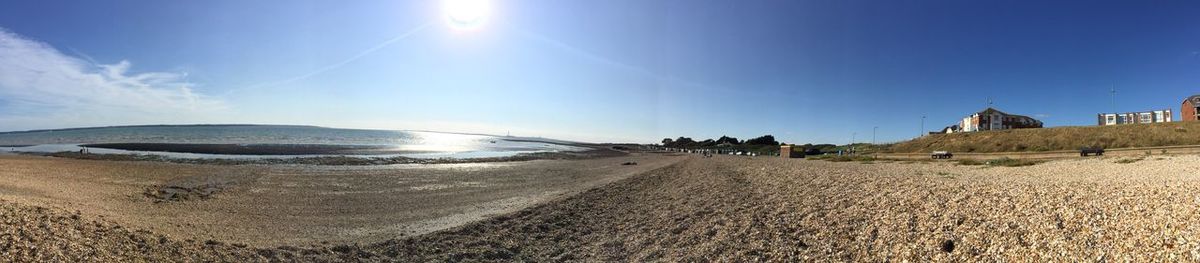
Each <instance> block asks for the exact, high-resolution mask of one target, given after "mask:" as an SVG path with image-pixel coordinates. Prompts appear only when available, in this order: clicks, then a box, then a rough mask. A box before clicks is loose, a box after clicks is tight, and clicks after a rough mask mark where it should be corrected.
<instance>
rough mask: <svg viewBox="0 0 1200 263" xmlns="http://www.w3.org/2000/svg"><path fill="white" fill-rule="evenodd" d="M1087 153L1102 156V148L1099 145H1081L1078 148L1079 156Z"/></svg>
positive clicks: (1084, 155)
mask: <svg viewBox="0 0 1200 263" xmlns="http://www.w3.org/2000/svg"><path fill="white" fill-rule="evenodd" d="M1088 155H1096V156H1104V148H1100V147H1083V148H1080V149H1079V156H1080V157H1086V156H1088Z"/></svg>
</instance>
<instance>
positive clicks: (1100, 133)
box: [885, 122, 1200, 153]
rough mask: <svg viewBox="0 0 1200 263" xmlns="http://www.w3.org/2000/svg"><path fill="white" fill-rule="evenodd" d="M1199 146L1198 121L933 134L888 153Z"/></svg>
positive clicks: (1199, 129)
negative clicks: (1086, 147)
mask: <svg viewBox="0 0 1200 263" xmlns="http://www.w3.org/2000/svg"><path fill="white" fill-rule="evenodd" d="M1174 145H1200V122H1171V123H1154V124H1126V125H1117V126H1079V127H1055V128H1042V129H1017V130H1003V131H983V132H971V133H954V134H934V135H928V136H924V137H921V138H917V139H913V140H909V141H904V142H899V143H896V144H894V145H891V147H888V148H887V150H885V151H888V152H896V153H915V152H931V151H952V152H979V153H986V152H1039V151H1057V150H1078V149H1079V148H1080V147H1085V146H1099V147H1104V148H1128V147H1158V146H1174Z"/></svg>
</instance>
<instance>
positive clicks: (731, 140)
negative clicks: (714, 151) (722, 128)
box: [717, 135, 738, 144]
mask: <svg viewBox="0 0 1200 263" xmlns="http://www.w3.org/2000/svg"><path fill="white" fill-rule="evenodd" d="M722 143H728V144H738V139H737V138H734V137H729V136H724V135H722V136H721V138H719V139H717V144H722Z"/></svg>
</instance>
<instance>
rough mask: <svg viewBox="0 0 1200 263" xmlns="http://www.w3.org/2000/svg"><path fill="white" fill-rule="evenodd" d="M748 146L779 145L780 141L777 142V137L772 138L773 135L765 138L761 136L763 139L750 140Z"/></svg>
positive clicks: (747, 142) (747, 141)
mask: <svg viewBox="0 0 1200 263" xmlns="http://www.w3.org/2000/svg"><path fill="white" fill-rule="evenodd" d="M746 144H750V145H779V142H778V141H775V136H771V135H769V134H768V135H763V136H761V137H758V138H754V139H749V140H746Z"/></svg>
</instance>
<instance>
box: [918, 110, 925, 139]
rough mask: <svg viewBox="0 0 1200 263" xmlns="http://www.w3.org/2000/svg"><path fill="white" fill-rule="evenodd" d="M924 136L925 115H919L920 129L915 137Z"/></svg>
mask: <svg viewBox="0 0 1200 263" xmlns="http://www.w3.org/2000/svg"><path fill="white" fill-rule="evenodd" d="M920 137H925V115H921V131H920V132H919V133H917V138H920Z"/></svg>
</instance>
